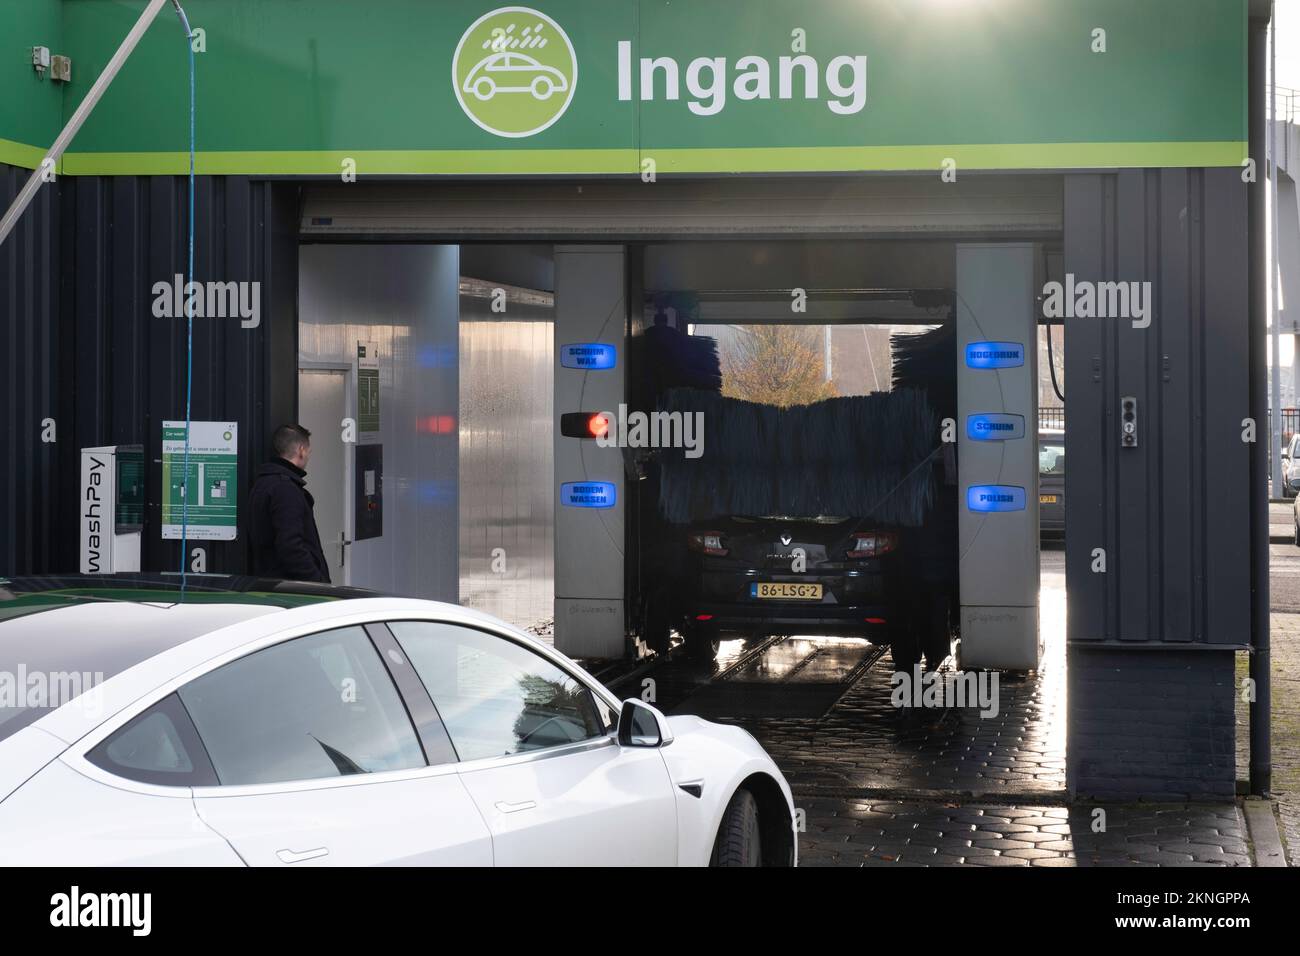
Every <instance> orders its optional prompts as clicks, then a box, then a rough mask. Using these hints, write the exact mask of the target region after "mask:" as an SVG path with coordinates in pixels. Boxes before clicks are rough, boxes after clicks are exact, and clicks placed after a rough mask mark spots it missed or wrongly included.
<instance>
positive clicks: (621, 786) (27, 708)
mask: <svg viewBox="0 0 1300 956" xmlns="http://www.w3.org/2000/svg"><path fill="white" fill-rule="evenodd" d="M4 585H5V582H3V581H0V864H35V865H49V864H72V865H127V864H130V865H134V864H151V865H164V866H170V865H190V864H195V865H222V864H231V865H240V864H244V865H250V866H280V867H283V866H290V867H295V866H296V867H302V866H317V865H331V864H333V865H368V864H414V865H441V864H446V865H497V866H519V865H643V866H661V865H662V866H668V865H707V864H713V865H793V864H794V862H795V859H796V852H797V847H796V837H795V834H794V828H793V820H794V811H793V803H792V801H791V796H790V788H789V786H788V785H787V784H786V781H785V779H784V777H783V776H782V775H781V772H780V770H778V769H777V767H776V765H775V764H774V763H773V762H772V760H771V758H770V757H769V756H768V755H767V754H766V753H765V752H764V751H763V749H762V748H761V747H760V746H759V744H758V743H757V741H755V740H754V738H753V737H751V736H750V735H749V734H747V733H746V732H745V731H743V730H741V729H739V728H735V727H728V726H722V725H718V724H713V723H709V722H707V721H704V720H701V719H699V718H697V717H686V716H683V717H672V718H667V717H665V716H664V715H663V714H661V713H660V712H659V711H657V710H655V709H654V708H653V707H650V706H648V705H647V704H644V703H642V702H640V701H637V700H631V701H626V702H623V703H621V704H620V703H619V701H618V700H617V699H616V698H615V697H614V696H613V695H611V694H610V692H609V691H608V690H606V689H605V688H604V687H603V686H602V685H601V684H600V683H599V682H597V681H596V680H595V679H594V678H592V677H591V676H590V675H588V674H587V673H586V672H585V671H583V670H582V669H581V668H580V667H578V666H577V665H576V664H574V663H573V662H572V661H570V660H569V659H568V658H566V657H565V656H564V655H562V654H559V653H557V652H556V651H554V650H553V649H551V648H549V647H547V646H546V645H544V644H542V643H540V642H538V641H536V640H535V639H533V638H531V637H530V636H529V635H527V634H525V633H523V632H521V631H518V630H516V629H514V628H512V627H510V626H509V625H506V624H504V623H502V622H501V621H498V620H496V619H494V618H491V617H489V616H487V615H484V614H480V613H477V612H475V611H471V610H467V609H465V608H461V607H456V606H452V605H446V604H439V603H435V602H430V601H416V600H404V599H391V598H363V599H347V600H329V601H320V602H317V603H310V604H303V603H302V601H303V600H304V598H302V597H294V596H292V595H288V594H276V593H266V592H258V593H234V592H228V591H217V592H214V591H209V590H196V591H193V592H192V593H191V594H190V596H189V597H187V599H186V602H185V603H176V599H175V595H174V593H171V594H168V593H166V592H165V591H158V592H154V593H150V592H137V593H135V594H133V595H130V596H129V597H130V599H126V600H123V599H117V598H116V596H115V593H114V592H111V591H107V592H105V591H96V590H93V589H90V590H87V589H84V588H83V589H80V590H75V591H68V590H62V591H49V590H46V591H44V592H41V593H25V594H23V593H15V592H14V590H13V583H12V582H10V590H9V591H8V592H6V590H5V589H4ZM123 596H124V597H125V596H127V595H125V594H124V595H123ZM6 598H8V599H7V600H6ZM294 605H297V606H294ZM6 684H7V690H6Z"/></svg>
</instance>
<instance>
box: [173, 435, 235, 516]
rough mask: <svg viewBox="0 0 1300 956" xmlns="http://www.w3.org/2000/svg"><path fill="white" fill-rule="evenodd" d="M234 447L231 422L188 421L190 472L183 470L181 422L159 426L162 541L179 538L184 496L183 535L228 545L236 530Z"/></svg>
mask: <svg viewBox="0 0 1300 956" xmlns="http://www.w3.org/2000/svg"><path fill="white" fill-rule="evenodd" d="M238 444H239V426H238V425H237V424H236V423H235V422H190V448H189V471H188V472H186V470H185V423H184V422H163V439H162V462H163V478H162V483H163V505H162V523H163V529H162V536H163V538H180V537H181V520H182V514H183V512H184V511H185V510H186V509H184V507H183V506H184V504H185V497H186V495H188V496H189V507H188V509H187V510H188V514H187V515H186V517H187V521H186V537H187V538H190V539H192V540H196V541H203V540H208V541H233V540H235V536H236V532H237V527H238V505H237V503H236V502H237V498H238V495H237V493H236V492H237V486H238V466H239V456H238V450H237V449H238Z"/></svg>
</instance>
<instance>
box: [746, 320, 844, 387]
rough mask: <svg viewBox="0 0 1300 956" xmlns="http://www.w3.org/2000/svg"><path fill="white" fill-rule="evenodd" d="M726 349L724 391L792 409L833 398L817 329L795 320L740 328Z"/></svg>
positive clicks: (831, 383) (832, 384) (831, 384)
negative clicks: (788, 322) (825, 373)
mask: <svg viewBox="0 0 1300 956" xmlns="http://www.w3.org/2000/svg"><path fill="white" fill-rule="evenodd" d="M736 333H737V334H736V335H734V336H732V337H731V338H730V341H729V342H728V343H727V345H726V346H725V347H724V348H723V350H722V394H723V395H725V396H726V397H728V398H739V399H743V400H744V401H747V402H757V403H759V404H762V405H775V406H777V407H778V408H789V407H790V406H791V405H811V404H812V403H813V402H820V401H822V400H823V399H826V398H834V397H835V396H836V395H837V394H838V391H837V390H836V388H835V382H834V381H833V380H832V381H829V382H828V381H825V376H824V369H823V367H822V366H823V361H824V360H823V357H822V351H821V347H820V339H819V336H818V334H817V330H816V329H813V328H807V327H803V326H796V325H755V326H744V327H736Z"/></svg>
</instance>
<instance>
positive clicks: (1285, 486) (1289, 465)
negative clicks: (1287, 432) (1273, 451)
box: [1282, 432, 1300, 498]
mask: <svg viewBox="0 0 1300 956" xmlns="http://www.w3.org/2000/svg"><path fill="white" fill-rule="evenodd" d="M1297 486H1300V432H1297V433H1296V434H1294V435H1292V436H1291V440H1290V441H1289V442H1287V443H1286V447H1285V448H1283V449H1282V497H1283V498H1294V497H1295V496H1296V488H1297Z"/></svg>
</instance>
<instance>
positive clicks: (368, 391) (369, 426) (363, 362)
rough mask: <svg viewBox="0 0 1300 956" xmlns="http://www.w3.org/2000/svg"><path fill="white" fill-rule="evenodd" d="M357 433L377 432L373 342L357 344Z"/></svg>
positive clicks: (376, 361) (376, 373) (376, 354)
mask: <svg viewBox="0 0 1300 956" xmlns="http://www.w3.org/2000/svg"><path fill="white" fill-rule="evenodd" d="M357 431H358V432H360V433H361V434H362V435H366V436H374V435H377V434H378V432H379V351H378V350H377V349H376V348H375V344H374V343H373V342H358V343H357Z"/></svg>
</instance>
